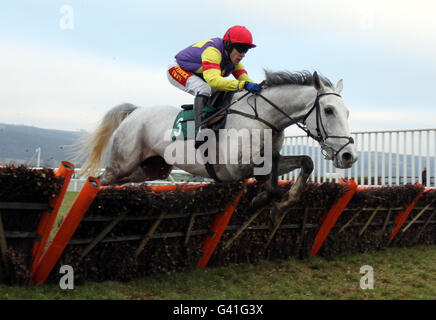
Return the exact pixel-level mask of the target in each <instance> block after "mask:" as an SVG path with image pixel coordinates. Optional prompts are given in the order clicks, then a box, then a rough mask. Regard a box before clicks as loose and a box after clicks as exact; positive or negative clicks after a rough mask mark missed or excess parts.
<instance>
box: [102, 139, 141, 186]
mask: <svg viewBox="0 0 436 320" xmlns="http://www.w3.org/2000/svg"><path fill="white" fill-rule="evenodd" d="M142 153H143V147H142V146H141V144H140V141H139V138H138V137H130V136H121V137H120V136H117V135H115V137H114V142H113V145H112V150H111V155H110V160H109V164H108V166H107V167H106V169H105V172H104V174H103V177H102V179H101V184H102V185H111V184H119V183H120V182H121V181H122V180H125V179H123V178H126V177H128V176H130V175H131V174H132V173H133V172H134V171H135V170H136V169H137V168H138V167H139V165H140V164H141V162H142V160H143V159H142ZM124 183H125V182H124Z"/></svg>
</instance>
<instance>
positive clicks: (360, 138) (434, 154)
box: [281, 129, 436, 188]
mask: <svg viewBox="0 0 436 320" xmlns="http://www.w3.org/2000/svg"><path fill="white" fill-rule="evenodd" d="M351 136H352V137H353V138H354V141H355V143H356V148H357V152H358V155H359V160H358V161H357V162H356V163H355V164H354V166H353V167H352V168H351V169H345V170H343V169H337V168H335V167H334V166H333V164H332V162H331V161H328V160H325V159H323V156H322V154H321V152H320V147H319V144H318V143H317V142H316V141H314V140H313V139H311V138H308V137H306V136H288V137H285V141H284V144H283V148H282V154H283V155H297V154H299V155H301V154H306V155H309V156H310V157H311V158H312V159H313V162H314V171H313V173H312V175H311V177H310V181H313V182H325V181H333V180H334V181H336V180H338V179H339V178H342V177H345V178H348V179H350V178H352V179H354V180H355V181H356V182H357V183H358V185H360V186H395V185H402V184H406V183H412V184H413V183H420V184H423V185H424V186H426V187H432V188H434V187H436V185H435V183H436V182H435V172H436V161H435V158H436V129H411V130H389V131H366V132H354V133H352V134H351ZM298 173H299V170H295V171H293V172H291V173H289V174H286V175H284V176H282V177H281V178H282V179H285V180H294V179H295V178H296V177H297V176H298Z"/></svg>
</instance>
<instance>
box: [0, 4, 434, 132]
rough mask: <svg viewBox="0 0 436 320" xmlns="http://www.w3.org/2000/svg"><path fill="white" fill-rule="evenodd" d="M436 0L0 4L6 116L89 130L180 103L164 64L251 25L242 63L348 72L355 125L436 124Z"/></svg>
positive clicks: (1, 105) (1, 92)
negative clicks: (127, 106) (131, 111)
mask: <svg viewBox="0 0 436 320" xmlns="http://www.w3.org/2000/svg"><path fill="white" fill-rule="evenodd" d="M435 11H436V2H435V1H434V0H414V1H410V0H408V1H403V0H395V1H394V0H392V1H391V0H378V1H375V0H365V1H346V0H331V1H328V0H323V1H321V0H320V1H318V0H301V1H300V0H293V1H289V0H283V1H282V0H268V1H253V0H251V1H234V0H233V1H226V0H220V1H214V0H208V1H187V0H184V1H166V0H162V1H139V0H138V1H129V0H126V1H111V0H106V1H100V0H94V1H90V0H86V1H85V0H82V1H76V0H72V1H55V0H51V1H50V0H46V1H36V0H35V1H31V0H20V1H12V0H2V1H1V3H0V41H1V42H0V111H1V112H0V123H8V124H25V125H32V126H37V127H42V128H51V129H62V130H80V129H83V130H92V129H93V128H95V126H96V124H97V123H98V121H99V120H100V119H101V118H102V116H103V115H104V113H105V112H106V111H108V110H109V109H110V108H111V107H113V106H115V105H117V104H120V103H122V102H130V103H134V104H137V105H139V106H144V107H147V106H150V105H167V104H170V105H174V106H177V105H180V104H184V103H191V102H192V101H193V97H192V96H190V95H189V94H186V93H183V92H181V91H179V90H178V89H176V88H175V87H173V86H172V85H171V84H170V83H169V82H168V81H167V78H166V69H167V66H168V64H169V63H170V62H171V61H172V60H173V57H174V55H175V54H177V53H178V52H179V51H180V50H181V49H183V48H185V47H187V46H188V45H190V44H192V43H194V42H197V41H200V40H205V39H208V38H212V37H217V36H223V34H224V33H225V31H226V30H227V28H228V27H230V26H232V25H237V24H238V25H245V26H246V27H247V28H248V29H250V30H251V31H252V33H253V37H254V42H255V43H256V44H257V48H255V49H253V50H250V51H249V53H248V54H247V55H246V57H245V59H244V60H243V63H244V65H245V67H246V69H247V71H248V73H249V75H250V76H251V77H252V78H253V79H254V80H256V81H258V82H260V81H262V80H263V79H264V74H263V69H270V70H273V71H279V70H288V71H299V70H310V71H314V70H318V71H319V72H321V73H322V74H323V75H324V76H326V77H327V78H329V79H330V80H331V81H332V82H334V83H336V82H337V81H338V80H340V79H344V90H343V92H342V94H343V98H344V102H345V104H346V105H347V107H348V108H349V109H350V111H351V113H350V129H351V131H361V130H374V129H377V130H382V129H413V128H435V127H436V123H435V122H436V121H435V120H436V102H435V99H436V97H435V96H434V94H435V83H436V82H435V79H436V22H435V21H436V19H434V17H433V15H434V12H435Z"/></svg>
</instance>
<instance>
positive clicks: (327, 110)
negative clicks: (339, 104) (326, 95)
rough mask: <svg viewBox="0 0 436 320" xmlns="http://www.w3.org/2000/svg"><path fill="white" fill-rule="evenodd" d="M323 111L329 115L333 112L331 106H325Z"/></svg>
mask: <svg viewBox="0 0 436 320" xmlns="http://www.w3.org/2000/svg"><path fill="white" fill-rule="evenodd" d="M324 112H325V114H326V115H328V116H331V115H333V113H334V111H333V109H332V108H325V110H324Z"/></svg>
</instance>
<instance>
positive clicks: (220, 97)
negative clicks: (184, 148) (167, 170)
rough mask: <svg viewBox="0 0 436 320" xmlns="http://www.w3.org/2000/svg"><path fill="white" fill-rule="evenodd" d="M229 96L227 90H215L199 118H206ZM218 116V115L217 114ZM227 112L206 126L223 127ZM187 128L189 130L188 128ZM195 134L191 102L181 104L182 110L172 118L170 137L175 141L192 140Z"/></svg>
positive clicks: (215, 128)
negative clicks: (215, 92)
mask: <svg viewBox="0 0 436 320" xmlns="http://www.w3.org/2000/svg"><path fill="white" fill-rule="evenodd" d="M229 98H231V96H230V97H229V95H228V93H227V92H217V94H216V95H214V96H212V98H211V99H210V100H209V103H208V104H206V105H205V106H204V107H203V110H202V111H201V119H202V120H204V119H207V118H208V117H210V116H211V115H212V114H214V113H215V112H216V111H218V110H219V108H221V107H223V106H225V103H227V102H228V101H229ZM218 117H219V116H218ZM226 118H227V114H225V115H224V116H223V117H222V118H221V119H219V120H217V118H214V119H212V120H211V121H210V123H209V124H208V125H207V127H208V128H210V129H212V130H219V129H222V128H224V126H225V124H226ZM188 128H189V130H188ZM194 134H195V123H194V106H193V105H192V104H185V105H182V110H181V111H180V112H179V113H178V114H177V116H176V119H175V120H174V124H173V128H172V132H171V139H172V141H175V140H177V139H179V140H193V139H194V138H195V137H194Z"/></svg>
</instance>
